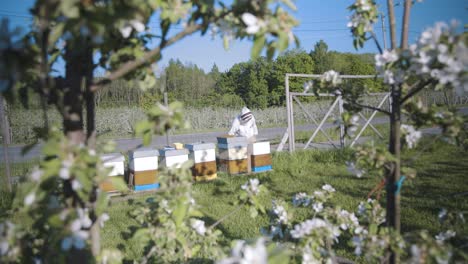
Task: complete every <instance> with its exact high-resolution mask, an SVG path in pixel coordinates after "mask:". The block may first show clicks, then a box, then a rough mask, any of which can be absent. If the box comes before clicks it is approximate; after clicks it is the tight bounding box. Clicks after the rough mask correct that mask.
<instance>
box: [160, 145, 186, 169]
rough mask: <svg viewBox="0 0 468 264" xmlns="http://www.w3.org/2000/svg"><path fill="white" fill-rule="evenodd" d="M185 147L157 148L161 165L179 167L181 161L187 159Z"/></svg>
mask: <svg viewBox="0 0 468 264" xmlns="http://www.w3.org/2000/svg"><path fill="white" fill-rule="evenodd" d="M188 154H189V152H188V150H187V149H175V148H165V149H161V150H159V157H160V158H159V160H160V166H161V167H166V168H168V167H173V166H174V167H176V168H180V166H181V165H182V163H184V162H186V161H187V160H188Z"/></svg>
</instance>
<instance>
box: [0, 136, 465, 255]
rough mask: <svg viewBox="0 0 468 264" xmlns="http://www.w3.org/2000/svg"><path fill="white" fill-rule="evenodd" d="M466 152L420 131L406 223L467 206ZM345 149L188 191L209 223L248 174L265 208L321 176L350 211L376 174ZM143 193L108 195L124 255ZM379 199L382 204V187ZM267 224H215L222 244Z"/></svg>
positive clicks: (131, 248) (1, 196) (410, 227)
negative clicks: (355, 172)
mask: <svg viewBox="0 0 468 264" xmlns="http://www.w3.org/2000/svg"><path fill="white" fill-rule="evenodd" d="M467 154H468V153H467V152H466V151H463V150H461V149H459V148H457V147H455V146H451V145H448V144H447V143H445V142H443V141H436V140H434V139H433V138H429V137H427V138H424V139H423V140H422V141H421V142H420V143H419V147H418V148H417V149H415V150H409V151H404V153H403V164H406V165H412V166H414V167H415V168H416V169H417V171H418V176H417V177H416V178H415V179H411V180H407V181H405V183H404V185H403V188H402V190H401V195H402V196H401V208H402V210H401V212H402V213H401V222H402V224H401V226H402V230H403V231H405V232H406V231H414V230H420V229H427V230H429V232H430V233H431V234H436V233H438V232H439V231H440V229H441V226H440V224H439V222H438V220H437V213H438V212H439V210H440V209H441V208H446V209H448V210H459V211H465V212H466V211H468V195H467V194H466V192H467V191H468V181H467V180H466V172H467V171H468V155H467ZM349 155H350V151H349V150H325V151H319V150H307V151H297V152H296V153H294V154H292V155H291V154H289V153H285V152H282V153H275V154H274V156H273V168H274V170H273V171H271V172H267V173H261V174H255V175H241V176H229V175H227V174H224V173H219V174H218V176H219V178H218V179H217V180H214V181H211V182H204V183H195V184H194V185H193V196H194V198H195V200H196V201H197V204H199V205H200V207H201V211H202V212H203V213H204V215H205V217H204V220H205V221H206V222H207V224H208V225H209V224H212V223H214V222H215V221H216V220H218V219H220V218H221V217H223V216H224V215H226V214H228V213H230V212H232V211H233V210H234V209H235V208H236V206H235V205H233V202H234V201H235V200H236V197H237V194H238V192H239V190H240V186H241V185H242V184H244V183H245V182H246V181H247V180H248V179H249V178H252V177H257V178H259V180H260V182H261V183H262V184H264V185H265V186H266V187H267V188H268V189H269V190H270V193H269V195H268V197H267V198H266V199H265V200H264V201H263V202H264V203H265V205H266V206H267V207H268V208H271V204H270V201H271V199H283V200H286V201H291V197H292V195H294V194H296V193H298V192H307V193H312V192H313V191H314V190H316V189H319V188H321V186H322V185H323V184H326V183H329V184H331V185H332V186H333V187H335V189H336V190H337V192H336V194H335V196H334V198H333V200H332V202H333V204H335V205H337V206H340V207H342V208H344V209H347V210H352V211H354V210H355V209H356V207H357V205H358V204H359V202H360V201H363V200H365V199H366V197H367V194H368V192H369V191H370V190H371V189H372V188H373V187H374V186H376V185H377V184H378V182H379V181H380V179H376V178H356V177H354V176H352V175H350V174H349V173H348V172H347V170H346V167H345V165H344V161H346V160H347V159H348V158H349ZM32 165H33V164H32V163H25V164H17V165H15V166H16V167H17V168H16V169H15V170H14V171H15V173H16V174H17V175H19V174H23V173H25V172H27V171H28V170H29V169H30V168H31V166H32ZM1 169H3V168H1ZM156 195H157V194H156ZM148 197H149V195H147V196H140V197H135V198H134V199H133V200H129V201H119V200H115V199H114V200H111V205H110V206H109V215H110V220H109V221H108V222H106V226H105V228H104V229H103V230H102V239H103V241H102V245H103V247H114V246H115V247H119V248H123V247H124V245H125V248H126V254H127V257H129V258H135V257H138V256H141V252H142V249H141V247H140V246H139V245H137V244H134V243H131V240H130V239H129V238H130V233H131V230H132V226H133V227H135V226H137V225H138V224H137V222H136V221H135V220H134V219H133V218H132V217H130V216H129V212H130V211H131V210H132V208H133V203H134V202H135V201H145V199H146V198H148ZM11 199H12V197H11V195H8V194H7V193H6V192H0V205H1V208H0V211H2V212H5V211H6V210H4V209H7V208H8V206H10V205H11ZM381 202H382V203H383V204H385V190H384V191H383V193H382V198H381ZM291 207H292V206H291ZM292 213H293V214H294V216H295V217H294V219H295V221H302V220H304V219H307V218H310V217H311V212H310V209H309V210H308V209H304V208H299V209H292ZM4 216H5V215H4V213H2V214H0V218H1V217H4ZM14 218H15V221H23V222H25V223H26V222H28V221H27V220H28V219H23V220H21V218H22V217H20V216H15V217H14ZM266 225H268V218H267V217H264V216H260V217H257V218H255V219H252V218H250V216H249V214H248V212H247V210H245V209H241V210H239V211H237V212H236V213H234V214H233V215H232V217H230V218H228V219H227V220H226V221H224V222H223V223H222V224H221V225H219V226H218V227H219V228H220V229H221V230H222V231H223V233H224V235H225V239H226V241H224V242H225V244H228V243H229V241H231V240H233V239H248V238H253V237H257V236H259V235H260V231H259V230H260V228H261V227H264V226H266ZM458 231H459V232H461V233H460V234H461V235H462V236H465V237H466V236H468V226H467V227H464V229H463V230H461V231H460V230H458ZM457 242H458V241H456V243H457ZM338 253H339V254H340V255H342V256H345V257H349V258H352V254H351V253H350V250H349V249H347V248H346V247H341V249H340V250H339V251H338Z"/></svg>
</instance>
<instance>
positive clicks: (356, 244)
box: [351, 236, 363, 256]
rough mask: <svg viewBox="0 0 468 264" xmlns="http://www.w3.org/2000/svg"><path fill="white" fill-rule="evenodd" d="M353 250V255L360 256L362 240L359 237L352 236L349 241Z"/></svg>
mask: <svg viewBox="0 0 468 264" xmlns="http://www.w3.org/2000/svg"><path fill="white" fill-rule="evenodd" d="M351 242H352V244H353V246H354V247H355V248H354V255H356V256H360V255H361V254H362V246H363V239H362V238H361V237H359V236H354V237H353V238H352V240H351Z"/></svg>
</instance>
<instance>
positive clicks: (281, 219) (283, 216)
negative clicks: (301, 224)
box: [273, 201, 288, 224]
mask: <svg viewBox="0 0 468 264" xmlns="http://www.w3.org/2000/svg"><path fill="white" fill-rule="evenodd" d="M273 213H274V214H275V215H276V216H277V217H278V218H277V221H278V223H279V224H287V223H288V212H286V209H284V206H282V205H278V203H277V202H275V201H274V202H273Z"/></svg>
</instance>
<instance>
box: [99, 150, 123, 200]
mask: <svg viewBox="0 0 468 264" xmlns="http://www.w3.org/2000/svg"><path fill="white" fill-rule="evenodd" d="M101 160H102V162H103V164H104V167H106V168H111V171H110V173H109V177H120V178H121V179H122V180H123V178H124V174H125V166H124V162H125V158H124V156H123V155H122V154H120V153H111V154H105V155H102V156H101ZM100 188H101V190H103V191H105V192H115V191H117V188H116V187H115V186H114V184H112V180H111V179H110V178H109V179H106V180H104V181H103V182H101V184H100Z"/></svg>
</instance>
